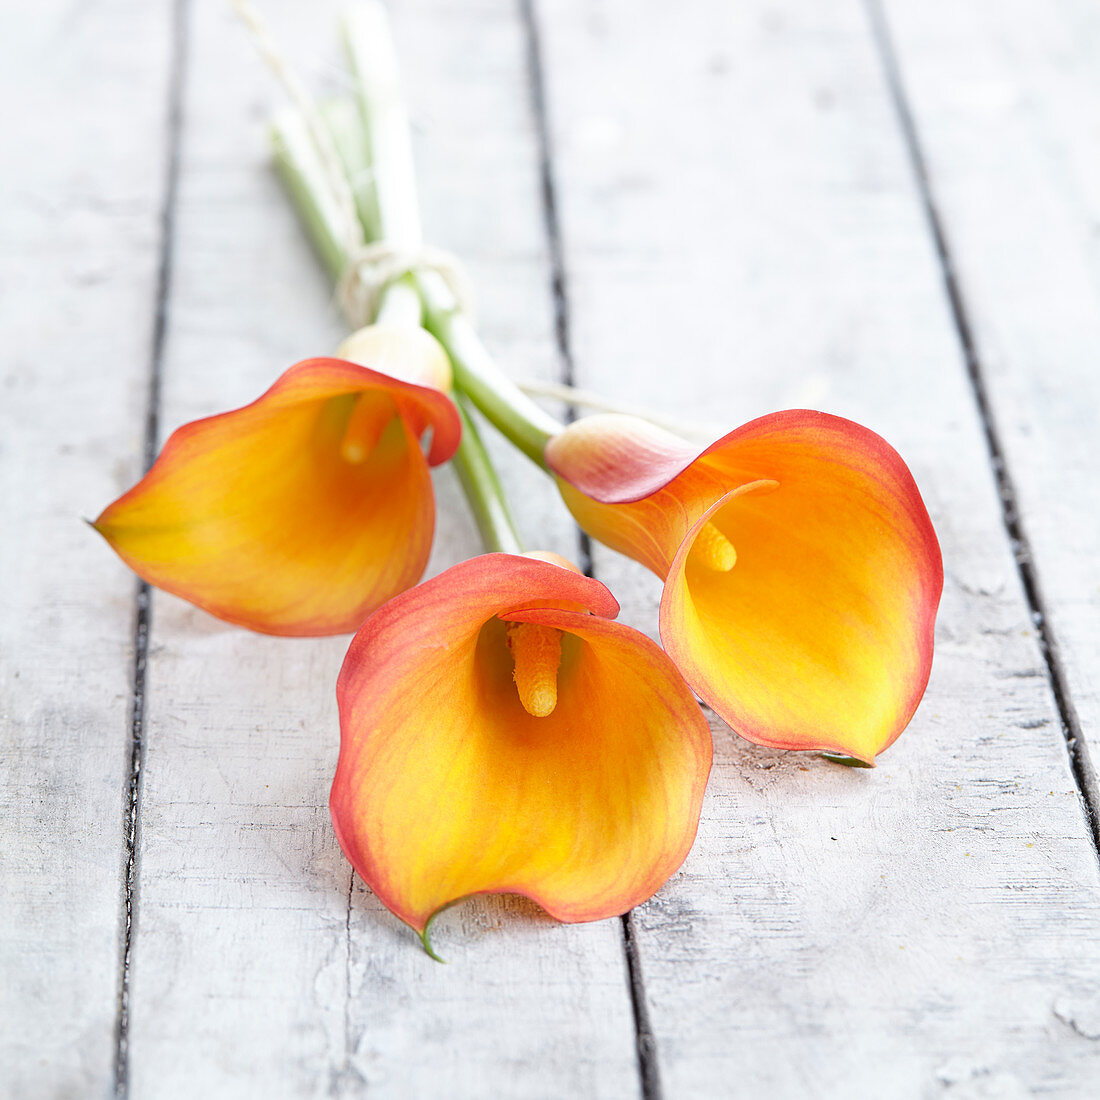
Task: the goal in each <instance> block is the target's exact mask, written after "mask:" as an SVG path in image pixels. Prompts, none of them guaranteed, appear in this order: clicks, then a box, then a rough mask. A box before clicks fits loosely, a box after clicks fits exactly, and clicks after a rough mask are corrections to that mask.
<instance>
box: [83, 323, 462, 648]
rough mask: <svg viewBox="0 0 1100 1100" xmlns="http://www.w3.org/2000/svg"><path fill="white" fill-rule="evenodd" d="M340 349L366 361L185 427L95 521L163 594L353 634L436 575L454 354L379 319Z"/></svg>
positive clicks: (284, 380)
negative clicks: (430, 563) (431, 557)
mask: <svg viewBox="0 0 1100 1100" xmlns="http://www.w3.org/2000/svg"><path fill="white" fill-rule="evenodd" d="M341 350H342V351H343V352H344V354H345V355H346V356H353V357H354V358H355V359H357V360H359V362H350V361H349V360H348V358H323V359H307V360H305V361H303V362H301V363H297V364H295V365H294V366H292V367H291V368H290V369H289V370H287V371H286V372H285V373H284V374H283V375H282V376H281V377H280V378H279V379H278V381H277V382H276V383H275V384H274V385H273V386H272V387H271V388H270V389H269V390H268V391H267V392H266V393H265V394H263V396H261V397H260V398H258V399H257V400H256V401H254V402H252V404H250V405H246V406H245V407H244V408H241V409H236V410H234V411H232V412H227V413H222V414H221V415H218V416H211V417H207V418H206V419H203V420H196V421H193V422H191V423H189V424H185V425H184V426H183V427H182V428H179V429H178V430H177V431H175V432H174V433H173V434H172V435H171V437H170V438H169V439H168V442H167V443H166V444H165V446H164V449H163V450H162V451H161V453H160V456H159V457H158V458H157V460H156V462H155V463H154V464H153V466H152V468H151V469H150V470H149V472H148V474H146V475H145V477H144V478H142V480H141V481H140V482H139V483H138V484H137V485H135V486H134V488H132V489H131V490H130V491H129V492H127V493H125V494H124V495H123V496H121V497H120V498H119V499H118V500H116V501H115V502H114V503H113V504H111V505H109V506H108V507H107V508H106V510H105V511H104V512H103V513H102V515H100V517H99V518H98V519H97V520H96V521H95V523H94V525H93V526H94V527H95V528H96V530H97V531H99V532H100V534H102V535H103V537H104V538H105V539H107V541H108V542H109V543H110V544H111V546H112V547H113V548H114V549H115V550H116V551H117V552H118V554H119V556H120V557H121V558H122V559H123V561H125V562H126V564H127V565H129V566H130V567H131V568H132V569H133V570H134V571H135V572H136V573H137V574H138V575H139V576H141V577H143V578H144V579H145V580H147V581H148V582H149V583H150V584H153V585H156V586H157V587H158V588H163V589H164V590H166V591H168V592H172V593H174V594H175V595H177V596H182V597H183V598H184V599H187V600H190V601H191V602H192V603H194V604H196V605H198V606H199V607H201V608H204V609H205V610H206V611H209V612H210V613H211V614H213V615H216V616H218V617H219V618H221V619H225V620H227V621H228V622H231V623H237V624H239V625H241V626H246V627H249V628H250V629H252V630H257V631H262V632H263V633H267V634H283V635H319V634H339V633H344V632H350V631H353V630H355V629H356V628H357V627H358V626H359V624H360V623H362V621H363V620H364V619H365V618H366V617H367V616H368V615H369V614H370V613H371V612H372V611H374V610H375V608H377V607H379V606H381V604H383V603H384V602H385V601H386V600H388V599H389V598H390V597H391V596H394V595H396V594H397V593H398V592H402V591H404V590H405V589H406V588H408V587H409V586H410V585H413V584H415V583H416V581H417V580H418V579H419V578H420V575H421V574H422V573H423V571H424V567H425V565H426V564H427V560H428V554H429V551H430V548H431V541H432V533H433V529H434V524H435V505H434V500H433V495H432V486H431V478H430V476H429V472H428V466H429V465H433V466H434V465H436V464H438V463H440V462H444V461H446V460H447V459H448V458H449V457H450V456H451V455H452V454H453V453H454V450H455V448H456V447H457V445H458V442H459V438H460V436H461V426H460V423H459V419H458V415H457V412H456V410H455V407H454V405H453V404H452V402H451V400H450V398H449V397H448V396H447V395H446V394H445V393H444V392H441V391H442V390H443V389H445V388H449V382H450V366H449V362H448V360H447V357H446V354H445V353H444V352H443V350H442V348H440V347H439V345H438V344H437V343H436V342H435V340H433V339H432V337H431V336H429V335H428V334H427V333H426V332H424V331H423V330H421V329H416V328H412V327H408V328H404V327H395V326H385V325H376V326H372V327H370V328H368V329H364V330H361V331H360V332H359V333H356V334H355V335H354V336H353V337H351V338H349V341H348V342H347V343H346V344H345V345H344V346H343V347H342V349H341ZM361 363H367V364H370V365H369V366H363V365H360V364H361ZM383 372H387V373H383ZM389 372H392V373H389ZM398 373H400V374H401V376H402V377H401V378H398V377H394V376H393V375H394V374H398ZM410 378H411V379H413V380H412V381H409V380H402V379H410ZM420 381H423V382H425V383H426V384H424V385H421V384H418V382H420ZM429 428H430V429H431V431H432V439H431V447H430V450H429V452H428V454H427V456H426V457H425V455H424V454H423V452H422V451H421V447H420V437H421V435H422V434H423V433H424V432H425V431H426V430H427V429H429Z"/></svg>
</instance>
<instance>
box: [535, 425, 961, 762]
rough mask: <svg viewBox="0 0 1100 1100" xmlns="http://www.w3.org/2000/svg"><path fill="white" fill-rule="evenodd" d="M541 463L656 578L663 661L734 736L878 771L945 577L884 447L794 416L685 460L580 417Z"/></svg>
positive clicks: (663, 439)
mask: <svg viewBox="0 0 1100 1100" xmlns="http://www.w3.org/2000/svg"><path fill="white" fill-rule="evenodd" d="M546 460H547V463H548V465H549V467H550V469H551V470H552V471H553V472H554V473H555V474H556V476H557V478H558V483H559V487H560V488H561V491H562V495H563V497H564V499H565V501H566V503H567V504H568V506H569V508H570V510H571V511H572V513H573V515H574V516H575V518H576V519H577V521H578V522H579V523H580V525H581V526H582V527H583V528H584V529H585V530H586V531H587V532H588V533H589V534H591V535H592V536H594V537H595V538H597V539H599V540H600V541H601V542H604V543H606V544H607V545H609V546H611V547H613V548H614V549H616V550H619V551H621V552H622V553H625V554H627V555H629V556H631V557H633V558H635V559H637V560H638V561H640V562H642V563H643V564H644V565H646V566H648V567H649V568H650V569H652V570H653V571H654V572H655V573H657V574H658V575H659V576H660V577H662V578H664V580H665V588H664V593H663V596H662V600H661V615H660V623H661V639H662V642H663V643H664V646H665V649H666V651H667V652H668V654H669V656H671V657H672V659H673V660H674V661H675V662H676V664H677V666H678V667H679V669H680V671H681V672H682V673H683V674H684V676H685V678H686V679H687V681H688V683H690V684H691V685H692V687H693V688H694V689H695V690H696V691H697V692H698V693H699V695H700V696H701V697H702V698H703V699H704V700H706V702H707V703H709V704H710V706H712V707H713V708H714V710H715V711H716V712H717V713H718V714H720V715H721V716H722V717H723V718H724V719H725V720H726V721H727V722H728V723H729V724H730V725H731V726H732V727H733V728H734V730H736V731H737V732H738V733H739V734H741V735H742V736H743V737H745V738H747V739H748V740H750V741H755V742H757V743H759V744H763V745H772V746H775V747H778V748H784V749H819V750H826V751H832V752H836V753H841V754H844V755H847V756H850V757H854V758H856V759H858V760H861V761H864V762H866V763H873V762H874V759H875V756H876V755H877V754H878V753H880V752H882V750H883V749H885V748H886V747H888V746H889V745H890V744H892V743H893V741H894V740H895V739H896V738H897V736H898V735H899V734H900V733H901V731H902V730H903V729H904V728H905V726H906V725H907V724H908V722H909V720H910V719H911V718H912V716H913V713H914V711H915V710H916V708H917V704H918V703H919V702H920V699H921V696H922V694H923V693H924V689H925V686H926V684H927V682H928V676H929V672H930V669H931V663H932V642H933V628H934V625H935V616H936V609H937V606H938V604H939V599H940V593H941V590H942V587H943V565H942V560H941V557H940V549H939V544H938V542H937V540H936V536H935V532H934V531H933V529H932V524H931V521H930V520H929V518H928V513H927V511H926V509H925V507H924V503H923V501H922V500H921V497H920V493H919V491H918V490H917V486H916V484H915V483H914V481H913V478H912V475H911V474H910V472H909V470H908V469H907V467H906V466H905V463H904V462H903V461H902V459H901V458H900V457H899V455H898V454H897V452H896V451H895V450H894V449H893V448H892V447H890V445H889V444H888V443H886V442H885V441H884V440H883V439H882V438H881V437H879V436H877V435H876V434H875V433H874V432H872V431H869V430H868V429H867V428H864V427H862V426H860V425H859V424H855V423H853V422H852V421H849V420H843V419H841V418H840V417H836V416H828V415H826V414H824V413H818V412H809V411H803V410H793V411H788V412H780V413H774V414H772V415H770V416H765V417H761V418H760V419H758V420H754V421H752V422H751V423H748V424H745V425H744V426H743V427H741V428H738V429H737V430H736V431H733V432H730V433H729V434H728V435H726V436H724V437H723V438H722V439H719V440H718V441H717V442H716V443H714V444H712V445H711V446H710V447H708V448H706V450H704V451H703V452H702V453H698V452H697V451H696V449H695V448H693V447H691V446H690V445H689V444H687V443H685V442H684V441H683V440H680V439H678V438H677V437H675V436H673V435H671V434H669V433H668V432H665V431H663V430H662V429H660V428H656V427H654V426H653V425H650V424H647V423H645V422H644V421H640V420H637V419H635V418H631V417H623V416H614V415H607V416H592V417H587V418H585V419H583V420H580V421H578V422H576V423H575V424H573V425H571V426H569V427H568V428H566V429H565V430H564V431H563V432H562V433H561V434H560V435H558V436H556V437H555V438H554V439H552V440H551V441H550V443H549V444H548V446H547V448H546Z"/></svg>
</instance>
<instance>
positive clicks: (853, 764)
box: [821, 752, 878, 768]
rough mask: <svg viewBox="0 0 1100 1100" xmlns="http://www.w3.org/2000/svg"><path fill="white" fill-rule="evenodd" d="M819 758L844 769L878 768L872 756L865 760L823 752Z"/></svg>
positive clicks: (842, 754)
mask: <svg viewBox="0 0 1100 1100" xmlns="http://www.w3.org/2000/svg"><path fill="white" fill-rule="evenodd" d="M821 758H822V759H823V760H828V761H829V763H830V764H840V765H841V766H843V767H845V768H875V767H877V766H878V765H877V763H876V761H875V758H874V756H872V757H871V758H870V759H865V758H864V757H862V756H848V755H847V754H845V753H840V752H823V753H822V754H821Z"/></svg>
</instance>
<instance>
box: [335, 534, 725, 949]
mask: <svg viewBox="0 0 1100 1100" xmlns="http://www.w3.org/2000/svg"><path fill="white" fill-rule="evenodd" d="M558 560H560V559H558ZM618 610H619V608H618V604H617V603H616V602H615V599H614V597H613V596H612V595H611V593H610V592H609V591H608V590H607V589H606V588H605V587H604V586H603V585H602V584H600V583H599V582H598V581H595V580H591V579H589V578H586V577H583V576H581V575H579V574H578V573H577V572H575V571H574V570H573V569H572V568H571V567H569V568H562V567H561V566H559V565H557V564H551V563H550V562H549V561H547V560H536V559H535V558H534V557H533V556H524V557H518V556H514V555H510V554H486V555H483V556H481V557H478V558H474V559H471V560H470V561H466V562H463V563H462V564H460V565H456V566H454V567H453V568H452V569H449V570H447V571H446V572H445V573H441V574H440V575H439V576H438V577H435V578H434V579H432V580H430V581H427V582H426V583H424V584H421V585H420V586H418V587H417V588H414V589H412V590H411V591H408V592H405V593H403V594H402V595H400V596H398V597H396V598H395V599H393V600H391V601H390V602H389V603H388V604H386V605H385V607H383V608H381V609H380V610H379V611H377V612H375V614H374V615H373V616H371V618H369V619H368V620H367V621H366V622H365V623H364V624H363V626H362V627H361V628H360V630H359V633H358V634H356V636H355V639H354V641H353V642H352V644H351V648H350V650H349V651H348V655H347V659H346V660H345V662H344V666H343V669H342V670H341V673H340V679H339V683H338V686H337V697H338V700H339V704H340V735H341V739H340V759H339V763H338V766H337V769H336V777H335V780H334V782H333V786H332V798H331V808H332V820H333V824H334V826H335V829H336V835H337V837H338V839H339V841H340V846H341V847H342V848H343V850H344V852H345V853H346V854H347V856H348V859H350V860H351V862H352V864H353V865H354V866H355V869H356V870H357V871H358V872H359V874H360V875H361V876H362V878H363V880H364V881H365V882H366V883H367V884H368V885H369V886H370V887H371V889H372V890H373V891H374V892H375V893H376V894H377V895H378V897H379V898H380V899H381V900H382V902H383V903H384V904H385V905H386V906H387V907H388V908H389V909H391V910H392V911H393V912H394V913H395V914H396V915H397V916H398V917H400V918H401V920H403V921H404V922H405V923H406V924H408V925H409V926H410V927H412V928H413V929H415V930H416V931H417V932H418V933H420V935H421V938H422V939H423V941H424V945H425V947H427V948H428V950H429V951H430V950H431V948H430V946H429V945H428V941H427V929H428V925H429V922H430V921H431V919H432V917H433V916H434V914H436V913H438V912H439V911H440V909H442V908H444V907H446V906H448V905H450V904H451V903H452V902H455V901H457V900H459V899H461V898H465V897H468V896H469V895H471V894H481V893H516V894H524V895H526V896H527V897H529V898H531V899H532V900H534V901H535V902H537V903H538V904H539V905H540V906H542V908H543V909H545V910H546V911H547V912H548V913H550V914H551V915H552V916H554V917H556V918H558V919H559V920H563V921H589V920H598V919H600V918H603V917H609V916H614V915H617V914H621V913H624V912H626V911H627V910H628V909H629V908H631V906H634V905H636V904H638V903H639V902H641V901H644V900H645V899H646V898H648V897H649V896H650V895H652V894H653V893H654V892H655V891H656V890H657V889H658V887H660V886H661V884H662V883H663V882H664V881H665V880H666V879H667V878H668V877H669V875H671V874H672V873H673V872H674V871H675V870H676V869H677V868H678V867H679V866H680V864H681V862H682V861H683V859H684V857H685V856H686V855H687V852H688V849H689V848H690V847H691V844H692V842H693V840H694V838H695V831H696V827H697V825H698V821H699V809H700V804H701V802H702V796H703V788H704V786H705V785H706V780H707V775H708V774H709V771H710V763H711V743H710V731H709V728H708V726H707V723H706V721H705V719H704V718H703V715H702V712H701V711H700V709H699V706H698V704H697V703H696V702H695V699H694V698H693V696H692V694H691V692H690V691H689V690H688V688H687V686H686V685H685V684H684V681H683V678H682V677H681V676H680V674H679V673H678V672H677V671H676V668H675V666H674V665H673V664H672V662H671V661H670V660H669V659H668V658H667V657H666V655H665V654H664V653H663V652H662V651H661V650H660V648H658V646H656V645H655V644H654V643H653V642H651V641H650V640H649V639H648V638H646V637H645V636H644V635H642V634H639V633H638V632H637V631H635V630H632V629H630V628H629V627H626V626H623V625H622V624H620V623H616V622H613V621H612V617H613V616H615V615H616V614H618Z"/></svg>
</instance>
